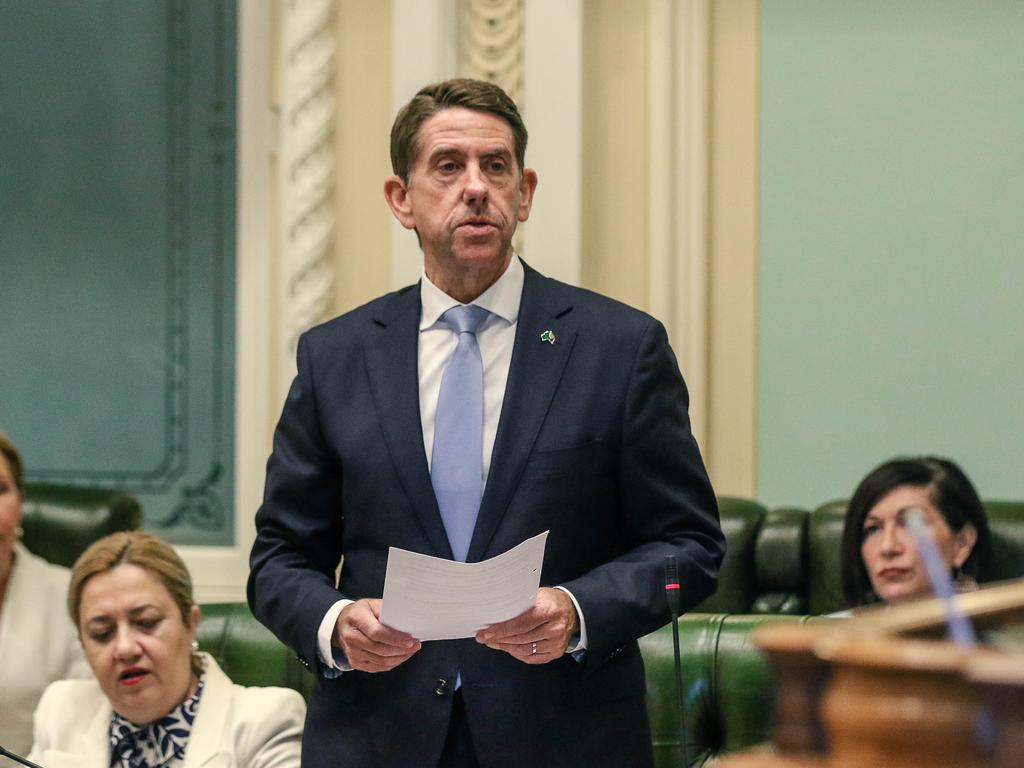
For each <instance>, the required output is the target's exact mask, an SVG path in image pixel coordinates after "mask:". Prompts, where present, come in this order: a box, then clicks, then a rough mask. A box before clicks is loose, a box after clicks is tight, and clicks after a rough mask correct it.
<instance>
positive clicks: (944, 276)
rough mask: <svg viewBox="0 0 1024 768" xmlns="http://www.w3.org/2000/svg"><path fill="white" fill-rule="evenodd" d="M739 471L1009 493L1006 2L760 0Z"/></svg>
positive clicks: (1016, 456) (1011, 302)
mask: <svg viewBox="0 0 1024 768" xmlns="http://www.w3.org/2000/svg"><path fill="white" fill-rule="evenodd" d="M761 55H762V62H761V64H762V70H761V78H762V79H761V198H760V204H761V208H760V211H761V222H760V252H759V315H760V317H759V339H758V343H759V367H758V376H759V380H758V412H759V416H758V478H759V480H758V482H759V489H758V492H759V496H760V497H761V498H762V500H764V501H767V502H768V503H793V504H804V505H808V504H815V503H818V502H821V501H823V500H825V499H827V498H830V497H838V496H846V495H848V494H849V493H851V492H852V490H853V487H854V485H855V484H856V483H857V482H858V480H859V479H860V477H861V476H862V475H863V474H865V473H866V472H867V471H868V470H869V469H870V468H871V467H873V466H874V465H875V464H877V463H879V462H881V461H883V460H885V459H888V458H890V457H892V456H894V455H897V454H903V453H910V454H918V453H924V452H936V453H940V454H945V455H948V456H950V457H952V458H954V459H956V460H958V461H960V462H961V463H962V465H963V466H964V468H965V469H966V470H967V472H968V473H969V474H970V475H971V476H972V478H973V479H974V480H975V482H976V484H977V485H978V486H979V490H980V491H981V493H982V494H983V495H984V496H987V497H989V498H993V497H1013V498H1024V406H1022V405H1021V402H1020V394H1019V393H1020V388H1021V384H1020V382H1021V381H1024V355H1022V354H1021V352H1022V348H1024V344H1022V342H1024V302H1022V301H1021V289H1022V286H1024V257H1022V253H1021V250H1022V245H1021V244H1022V243H1024V88H1022V87H1021V83H1022V82H1024V3H1021V2H1019V1H1018V0H1002V1H1001V2H995V1H983V2H970V3H968V2H956V1H952V0H947V1H942V0H900V2H892V1H891V0H858V2H846V1H845V0H842V1H841V0H832V1H830V2H809V1H797V0H765V1H764V3H763V17H762V53H761Z"/></svg>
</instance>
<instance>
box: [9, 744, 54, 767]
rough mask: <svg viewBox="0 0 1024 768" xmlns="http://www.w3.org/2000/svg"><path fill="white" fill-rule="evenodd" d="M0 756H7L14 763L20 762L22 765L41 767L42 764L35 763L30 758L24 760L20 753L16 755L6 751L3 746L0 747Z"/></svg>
mask: <svg viewBox="0 0 1024 768" xmlns="http://www.w3.org/2000/svg"><path fill="white" fill-rule="evenodd" d="M0 757H8V758H10V759H11V760H13V761H14V762H16V763H21V764H22V765H27V766H28V768H43V766H41V765H36V764H35V763H33V762H32V761H31V760H26V759H25V758H24V757H22V756H21V755H16V754H14V753H13V752H8V751H7V750H6V749H4V748H3V747H0Z"/></svg>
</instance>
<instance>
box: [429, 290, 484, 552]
mask: <svg viewBox="0 0 1024 768" xmlns="http://www.w3.org/2000/svg"><path fill="white" fill-rule="evenodd" d="M489 315H490V312H488V311H487V310H486V309H483V308H482V307H477V306H475V305H473V304H468V305H465V306H458V307H452V308H451V309H449V310H448V311H447V312H445V313H444V314H443V315H441V322H442V323H444V324H445V325H447V326H448V327H449V328H451V329H452V330H453V331H455V332H456V333H457V334H459V343H458V345H457V346H456V347H455V351H454V352H453V353H452V356H451V359H449V360H448V365H447V366H446V367H445V369H444V374H443V375H442V376H441V394H440V395H438V398H437V414H436V415H435V417H434V448H433V453H432V454H431V460H430V480H431V482H432V483H433V484H434V496H435V497H436V498H437V506H438V507H439V508H440V510H441V520H443V521H444V528H445V531H447V533H448V543H449V544H451V547H452V554H453V555H454V556H455V559H456V560H459V561H460V562H465V560H466V555H468V554H469V542H470V540H471V539H472V538H473V528H474V527H475V526H476V516H477V513H478V512H479V511H480V497H481V496H482V495H483V484H484V481H483V452H484V367H483V362H482V360H481V358H480V347H479V346H478V345H477V342H476V332H477V330H478V329H479V328H480V326H482V325H483V324H484V321H485V320H486V319H487V317H488V316H489Z"/></svg>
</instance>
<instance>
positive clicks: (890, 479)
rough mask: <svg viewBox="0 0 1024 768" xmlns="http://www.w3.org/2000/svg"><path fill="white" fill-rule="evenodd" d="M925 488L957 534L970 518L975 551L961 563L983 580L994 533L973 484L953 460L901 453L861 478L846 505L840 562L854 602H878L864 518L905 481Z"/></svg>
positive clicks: (964, 571) (845, 592)
mask: <svg viewBox="0 0 1024 768" xmlns="http://www.w3.org/2000/svg"><path fill="white" fill-rule="evenodd" d="M904 485H909V486H914V487H917V488H926V489H927V490H928V495H929V497H930V498H931V501H932V504H934V505H935V508H936V509H937V510H938V511H939V512H940V513H941V514H942V517H943V518H944V519H945V521H946V524H947V525H948V526H949V528H950V530H951V531H953V533H959V532H960V531H961V530H962V529H963V527H964V526H965V525H967V524H968V523H970V524H971V525H973V526H974V529H975V530H976V531H977V533H978V537H977V541H976V542H975V544H974V548H973V549H972V550H971V554H970V555H969V556H968V557H967V560H966V561H964V564H963V565H962V566H961V567H960V571H961V573H962V574H963V575H964V576H970V577H971V578H973V579H976V580H978V579H984V578H985V576H986V575H987V574H986V573H985V571H986V569H987V568H988V564H989V532H988V519H987V518H986V517H985V508H984V507H983V506H982V504H981V499H979V498H978V492H977V491H976V490H974V485H973V484H972V483H971V481H970V480H969V479H968V478H967V475H965V474H964V472H963V470H962V469H960V467H958V466H957V465H956V464H954V463H953V462H952V461H950V460H949V459H942V458H938V457H936V456H924V457H921V458H898V459H893V460H892V461H887V462H885V463H884V464H882V465H881V466H879V467H876V468H875V469H873V470H872V471H871V472H870V473H869V474H868V476H867V477H865V478H864V479H863V480H861V481H860V485H858V486H857V490H856V491H854V492H853V497H852V498H851V499H850V503H849V504H848V505H847V507H846V522H845V524H844V526H843V540H842V548H841V556H840V567H841V569H842V574H843V596H844V597H845V598H846V603H847V605H849V606H851V607H853V606H857V605H865V604H867V603H874V602H879V597H878V595H876V594H875V593H874V590H872V589H871V581H870V579H869V578H868V573H867V570H866V569H865V568H864V560H863V558H862V557H861V541H862V540H863V536H864V518H866V517H867V515H868V512H870V511H871V509H872V507H874V506H875V504H877V503H878V502H879V501H880V500H881V498H882V497H883V496H885V495H886V494H888V493H889V492H890V491H892V490H895V489H896V488H899V487H900V486H904Z"/></svg>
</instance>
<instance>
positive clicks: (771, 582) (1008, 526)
mask: <svg viewBox="0 0 1024 768" xmlns="http://www.w3.org/2000/svg"><path fill="white" fill-rule="evenodd" d="M719 507H720V509H719V511H720V515H721V521H722V530H723V531H724V532H725V536H726V540H727V549H726V554H725V560H724V562H723V563H722V568H721V571H720V573H719V583H718V591H717V592H716V593H715V594H714V595H712V596H711V597H709V598H708V599H707V600H705V601H704V602H703V603H701V605H699V606H698V607H697V610H699V611H705V612H720V613H744V614H746V613H754V614H762V613H769V614H780V613H781V614H789V615H803V614H816V615H821V614H827V613H832V612H833V611H838V610H841V609H843V608H845V607H846V606H845V604H844V601H843V594H842V582H841V578H840V573H839V542H840V539H841V537H842V532H843V515H844V513H845V511H846V502H845V501H832V502H828V503H826V504H823V505H821V506H820V507H818V508H817V509H815V510H813V511H807V510H804V509H799V508H796V507H778V508H775V509H768V508H766V507H765V506H764V505H762V504H759V503H758V502H756V501H750V500H747V499H736V498H727V497H723V498H719ZM985 511H986V513H987V514H988V519H989V527H990V529H991V534H992V563H991V567H990V569H989V571H988V573H987V574H985V575H984V577H983V578H982V581H1002V580H1004V579H1012V578H1021V577H1024V502H1017V501H987V502H985ZM684 588H685V585H684Z"/></svg>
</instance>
